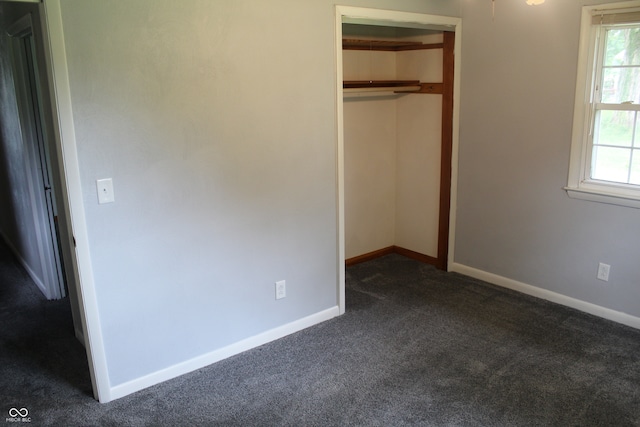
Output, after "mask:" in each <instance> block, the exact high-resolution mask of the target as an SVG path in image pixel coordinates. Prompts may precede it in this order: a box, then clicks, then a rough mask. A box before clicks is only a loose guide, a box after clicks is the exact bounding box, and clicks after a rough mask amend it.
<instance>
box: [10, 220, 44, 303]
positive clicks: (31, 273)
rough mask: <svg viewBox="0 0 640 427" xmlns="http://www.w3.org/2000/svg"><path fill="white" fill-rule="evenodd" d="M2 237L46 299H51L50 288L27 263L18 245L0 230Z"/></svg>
mask: <svg viewBox="0 0 640 427" xmlns="http://www.w3.org/2000/svg"><path fill="white" fill-rule="evenodd" d="M0 237H2V240H4V242H5V243H6V244H7V246H9V249H11V252H13V254H14V255H15V256H16V258H18V262H19V263H20V265H22V267H23V268H24V269H25V270H26V271H27V274H29V277H31V280H33V282H34V283H35V284H36V286H37V287H38V289H40V292H42V293H43V295H44V296H45V298H46V299H51V297H50V295H49V290H48V289H47V287H46V286H45V285H44V283H42V280H41V279H40V278H39V277H38V275H37V274H36V273H35V271H33V270H32V269H31V267H30V266H29V264H27V262H26V261H25V260H24V258H23V257H22V255H21V254H20V252H18V250H17V249H16V247H15V246H13V243H11V241H10V240H9V239H8V238H7V236H6V235H5V234H4V233H3V232H1V231H0Z"/></svg>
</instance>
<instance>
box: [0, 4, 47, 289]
mask: <svg viewBox="0 0 640 427" xmlns="http://www.w3.org/2000/svg"><path fill="white" fill-rule="evenodd" d="M0 11H1V13H0V233H1V234H2V235H3V236H4V238H5V239H6V240H7V242H8V243H9V244H10V245H11V246H12V247H13V250H14V251H15V252H16V255H18V256H19V257H20V258H21V260H22V262H23V264H25V265H26V267H27V268H28V269H29V270H30V273H31V274H32V276H35V278H36V279H37V280H40V281H41V283H43V282H44V280H45V279H44V273H43V269H42V263H41V261H40V253H39V249H38V245H37V240H36V228H35V223H34V218H33V207H32V205H31V198H30V196H29V186H28V181H27V170H26V165H27V163H26V158H27V155H28V154H27V149H26V147H25V146H24V144H23V141H22V132H21V130H20V117H19V115H18V104H17V101H16V91H15V86H14V80H13V66H12V63H11V38H10V37H9V36H8V35H7V32H6V29H7V27H8V26H9V25H11V24H13V23H14V22H15V21H17V20H18V19H19V18H21V17H22V16H24V15H25V14H27V13H33V14H34V15H35V16H37V13H38V9H37V5H33V4H24V3H23V4H19V3H1V4H0Z"/></svg>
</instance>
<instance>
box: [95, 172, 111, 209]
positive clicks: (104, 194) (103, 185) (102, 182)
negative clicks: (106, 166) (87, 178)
mask: <svg viewBox="0 0 640 427" xmlns="http://www.w3.org/2000/svg"><path fill="white" fill-rule="evenodd" d="M96 186H97V187H98V203H99V204H103V203H112V202H114V201H115V197H114V195H113V180H112V179H111V178H105V179H99V180H97V181H96Z"/></svg>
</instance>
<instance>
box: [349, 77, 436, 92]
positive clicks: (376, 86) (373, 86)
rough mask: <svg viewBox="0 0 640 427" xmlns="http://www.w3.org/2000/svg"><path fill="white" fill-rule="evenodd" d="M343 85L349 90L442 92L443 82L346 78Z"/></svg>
mask: <svg viewBox="0 0 640 427" xmlns="http://www.w3.org/2000/svg"><path fill="white" fill-rule="evenodd" d="M342 87H343V88H344V89H345V91H349V92H351V91H358V90H370V91H375V90H378V91H384V90H387V91H389V92H412V93H435V94H438V93H440V94H441V93H442V83H420V80H345V81H344V82H343V83H342ZM349 89H350V90H349Z"/></svg>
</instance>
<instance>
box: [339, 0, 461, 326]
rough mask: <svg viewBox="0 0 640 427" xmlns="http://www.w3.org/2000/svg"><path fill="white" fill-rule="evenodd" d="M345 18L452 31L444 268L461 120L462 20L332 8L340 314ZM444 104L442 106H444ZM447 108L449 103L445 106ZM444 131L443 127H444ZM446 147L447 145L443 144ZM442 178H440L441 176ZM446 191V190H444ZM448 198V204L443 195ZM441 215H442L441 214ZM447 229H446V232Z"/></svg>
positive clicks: (451, 232)
mask: <svg viewBox="0 0 640 427" xmlns="http://www.w3.org/2000/svg"><path fill="white" fill-rule="evenodd" d="M345 19H346V20H349V21H350V22H358V23H363V24H365V23H366V24H371V25H386V26H391V25H392V26H397V27H412V26H414V27H415V26H418V27H419V28H433V29H441V30H446V31H450V32H453V33H454V34H455V40H454V53H453V69H454V72H453V81H452V82H449V83H450V84H451V83H452V84H453V97H452V98H453V105H452V106H450V108H452V110H453V115H452V124H451V135H448V136H447V138H450V141H451V145H450V148H451V150H450V151H448V150H446V151H447V152H443V154H442V161H443V164H442V165H441V169H442V170H441V173H447V172H448V171H447V169H449V168H448V167H447V166H450V175H451V185H450V188H449V189H448V190H449V191H444V192H443V191H442V189H441V192H440V208H439V212H440V216H441V218H440V220H439V226H438V229H439V233H438V234H439V237H438V259H439V261H440V265H439V267H441V268H443V269H445V270H446V269H447V267H448V265H451V264H452V262H453V259H454V243H455V213H456V200H457V181H458V143H459V123H460V107H459V106H460V63H461V51H462V49H461V46H462V44H461V43H462V38H461V34H462V19H461V18H456V17H450V16H439V15H428V14H422V13H412V12H401V11H392V10H382V9H369V8H360V7H351V6H340V5H337V6H336V7H335V43H336V114H337V120H336V122H337V138H336V140H337V147H336V160H337V181H338V182H337V184H338V188H337V190H338V191H337V198H338V200H337V208H338V209H337V223H338V230H337V231H338V236H337V241H338V248H337V249H338V250H337V252H338V260H337V261H338V277H337V279H338V306H339V309H340V314H342V313H344V312H345V276H346V269H345V210H344V204H345V200H344V106H343V87H342V76H343V70H342V24H343V22H345ZM443 107H444V106H443ZM447 108H449V106H447ZM443 132H445V129H443ZM443 148H448V147H443ZM441 179H442V178H441ZM445 190H446V189H445ZM446 193H449V194H446ZM447 196H448V199H449V204H448V206H447V205H446V200H443V199H445V198H447ZM443 216H444V217H443ZM447 228H448V232H447Z"/></svg>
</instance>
